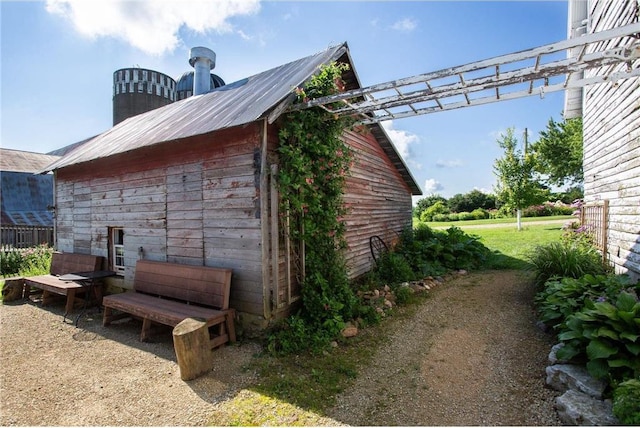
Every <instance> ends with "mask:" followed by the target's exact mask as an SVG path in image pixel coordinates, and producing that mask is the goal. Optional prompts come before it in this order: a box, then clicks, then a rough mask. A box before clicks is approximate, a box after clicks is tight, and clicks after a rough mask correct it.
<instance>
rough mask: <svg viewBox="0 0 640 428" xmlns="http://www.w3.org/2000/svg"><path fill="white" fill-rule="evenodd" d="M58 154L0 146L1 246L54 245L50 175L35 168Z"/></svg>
mask: <svg viewBox="0 0 640 428" xmlns="http://www.w3.org/2000/svg"><path fill="white" fill-rule="evenodd" d="M58 158H59V157H58V156H52V155H43V154H40V153H33V152H25V151H22V150H10V149H1V148H0V183H1V186H0V245H1V246H9V247H15V248H25V247H32V246H35V245H40V244H48V245H51V246H53V211H52V210H51V209H50V207H51V206H52V205H53V176H52V175H51V174H47V175H40V174H36V172H38V171H40V170H42V168H44V167H46V166H47V165H49V164H50V163H51V162H53V161H55V160H57V159H58Z"/></svg>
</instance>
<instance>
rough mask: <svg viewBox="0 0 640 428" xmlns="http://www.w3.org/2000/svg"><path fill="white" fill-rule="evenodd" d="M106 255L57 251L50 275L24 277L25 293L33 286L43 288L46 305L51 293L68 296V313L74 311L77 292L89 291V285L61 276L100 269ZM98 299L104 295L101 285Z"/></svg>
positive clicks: (43, 303) (96, 290)
mask: <svg viewBox="0 0 640 428" xmlns="http://www.w3.org/2000/svg"><path fill="white" fill-rule="evenodd" d="M103 260H104V257H102V256H92V255H89V254H76V253H60V252H55V253H53V255H52V258H51V267H50V269H49V272H50V273H49V274H48V275H37V276H29V277H26V278H24V283H25V295H27V296H28V295H29V294H30V293H31V288H37V289H40V290H42V305H43V306H45V305H47V304H48V303H49V301H50V299H51V294H58V295H61V296H66V298H67V303H66V306H65V312H66V314H68V313H70V312H72V311H73V307H74V304H75V303H76V299H77V294H78V293H85V292H88V290H89V289H88V287H86V286H85V285H83V284H81V283H78V282H74V281H64V280H61V279H60V278H59V277H60V276H62V275H66V274H70V273H75V272H90V271H98V270H100V269H101V267H102V262H103ZM94 291H95V293H96V296H95V298H96V300H97V301H98V303H99V301H100V299H101V297H102V289H101V287H100V285H98V286H97V287H96V288H95V290H94Z"/></svg>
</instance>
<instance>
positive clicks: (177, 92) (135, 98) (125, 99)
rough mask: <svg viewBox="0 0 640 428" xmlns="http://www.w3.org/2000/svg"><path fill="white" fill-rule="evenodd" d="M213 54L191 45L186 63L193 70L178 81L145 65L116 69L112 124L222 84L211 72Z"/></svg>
mask: <svg viewBox="0 0 640 428" xmlns="http://www.w3.org/2000/svg"><path fill="white" fill-rule="evenodd" d="M215 58H216V54H215V52H213V51H212V50H210V49H208V48H205V47H200V46H199V47H195V48H192V49H191V50H190V51H189V64H191V66H192V67H194V69H195V72H194V71H187V72H185V73H183V74H182V76H181V77H180V79H178V82H177V83H176V81H175V80H173V79H172V78H171V77H169V76H167V75H166V74H164V73H160V72H158V71H154V70H148V69H145V68H138V67H134V68H122V69H120V70H116V71H115V72H114V73H113V125H114V126H115V125H117V124H118V123H120V122H122V121H123V120H125V119H127V118H129V117H131V116H136V115H138V114H142V113H146V112H148V111H150V110H154V109H157V108H159V107H164V106H166V105H167V104H171V103H173V102H174V101H179V100H183V99H185V98H189V97H190V96H192V95H194V94H198V93H205V92H208V91H209V90H211V89H214V88H219V87H220V86H224V85H225V83H224V80H222V78H220V76H217V75H215V74H213V73H211V72H210V71H211V70H213V68H214V67H215V61H216V60H215ZM207 77H208V78H207ZM196 86H197V87H196Z"/></svg>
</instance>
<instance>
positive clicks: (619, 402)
mask: <svg viewBox="0 0 640 428" xmlns="http://www.w3.org/2000/svg"><path fill="white" fill-rule="evenodd" d="M613 414H614V415H615V417H616V418H618V420H619V421H620V422H621V423H622V424H623V425H636V426H637V425H640V379H629V380H627V381H624V382H622V383H620V384H619V385H618V386H617V387H616V388H615V389H614V391H613Z"/></svg>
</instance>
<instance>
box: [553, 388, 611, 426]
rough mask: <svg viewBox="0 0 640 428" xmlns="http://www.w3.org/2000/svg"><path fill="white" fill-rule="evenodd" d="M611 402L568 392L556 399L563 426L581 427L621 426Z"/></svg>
mask: <svg viewBox="0 0 640 428" xmlns="http://www.w3.org/2000/svg"><path fill="white" fill-rule="evenodd" d="M611 409H612V406H611V403H610V402H609V401H602V400H597V399H595V398H593V397H590V396H589V395H587V394H584V393H582V392H578V391H574V390H571V389H570V390H568V391H567V392H565V393H564V394H562V395H561V396H560V397H558V398H556V410H557V411H558V417H559V418H560V420H561V421H562V423H563V424H566V425H580V426H608V425H619V422H618V420H617V419H616V417H615V416H613V413H612V410H611Z"/></svg>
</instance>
